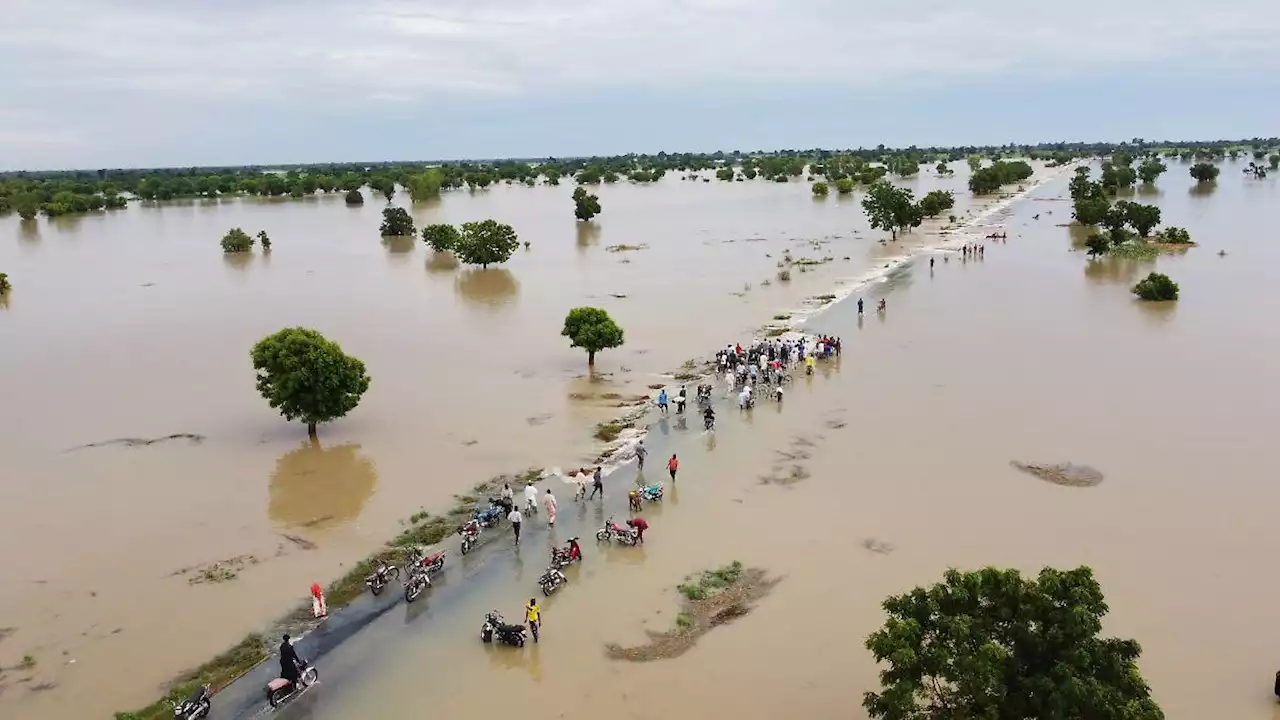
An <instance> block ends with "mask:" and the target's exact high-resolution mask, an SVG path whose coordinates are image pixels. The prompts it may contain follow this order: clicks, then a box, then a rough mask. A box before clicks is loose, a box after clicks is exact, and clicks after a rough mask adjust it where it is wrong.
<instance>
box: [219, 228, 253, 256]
mask: <svg viewBox="0 0 1280 720" xmlns="http://www.w3.org/2000/svg"><path fill="white" fill-rule="evenodd" d="M252 249H253V238H251V237H249V233H246V232H245V231H243V230H241V229H240V228H231V229H230V230H228V231H227V234H226V235H223V236H222V252H224V253H245V252H249V251H250V250H252Z"/></svg>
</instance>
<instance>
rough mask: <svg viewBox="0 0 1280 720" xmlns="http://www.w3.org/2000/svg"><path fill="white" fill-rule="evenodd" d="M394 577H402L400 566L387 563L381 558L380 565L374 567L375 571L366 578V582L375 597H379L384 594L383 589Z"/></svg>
mask: <svg viewBox="0 0 1280 720" xmlns="http://www.w3.org/2000/svg"><path fill="white" fill-rule="evenodd" d="M392 579H396V580H399V579H400V568H398V567H396V566H394V565H387V564H386V563H385V562H383V561H382V560H379V561H378V566H377V567H376V568H374V570H373V573H372V574H371V575H369V577H367V578H365V579H364V584H365V585H367V586H368V587H369V592H371V593H373V595H374V597H377V596H378V595H380V594H382V589H383V588H385V587H386V586H387V583H389V582H391V580H392Z"/></svg>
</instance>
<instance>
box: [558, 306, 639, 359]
mask: <svg viewBox="0 0 1280 720" xmlns="http://www.w3.org/2000/svg"><path fill="white" fill-rule="evenodd" d="M560 334H561V335H563V336H565V337H567V338H569V343H570V344H569V347H576V348H582V349H583V350H586V351H587V365H591V366H594V365H595V364H596V353H598V352H600V351H601V350H608V349H609V348H616V347H622V343H623V340H624V336H623V332H622V328H620V327H618V324H617V323H615V322H614V321H613V318H611V317H609V313H607V312H605V311H604V310H601V309H600V308H594V307H580V308H574V309H572V310H570V311H569V314H568V315H566V316H565V318H564V329H563V330H561V331H560Z"/></svg>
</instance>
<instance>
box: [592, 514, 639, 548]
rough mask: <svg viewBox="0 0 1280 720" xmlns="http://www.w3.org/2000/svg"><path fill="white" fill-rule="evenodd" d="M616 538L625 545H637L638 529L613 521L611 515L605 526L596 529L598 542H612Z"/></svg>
mask: <svg viewBox="0 0 1280 720" xmlns="http://www.w3.org/2000/svg"><path fill="white" fill-rule="evenodd" d="M614 540H617V541H618V542H620V543H622V544H623V545H635V544H636V531H635V530H632V529H631V528H629V527H627V526H626V525H619V524H618V523H616V522H614V521H613V518H612V517H610V518H609V522H607V523H605V524H604V527H602V528H600V529H599V530H597V531H596V542H605V541H610V542H612V541H614Z"/></svg>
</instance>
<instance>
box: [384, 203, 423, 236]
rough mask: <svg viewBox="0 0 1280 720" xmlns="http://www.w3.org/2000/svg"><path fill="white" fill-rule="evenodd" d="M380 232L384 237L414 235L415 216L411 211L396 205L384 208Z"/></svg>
mask: <svg viewBox="0 0 1280 720" xmlns="http://www.w3.org/2000/svg"><path fill="white" fill-rule="evenodd" d="M378 234H380V235H382V236H383V237H400V236H404V235H413V234H414V229H413V218H412V217H410V216H409V211H408V210H405V209H404V208H402V207H399V206H395V205H393V206H391V207H388V208H384V209H383V211H382V225H381V226H380V227H379V228H378Z"/></svg>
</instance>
